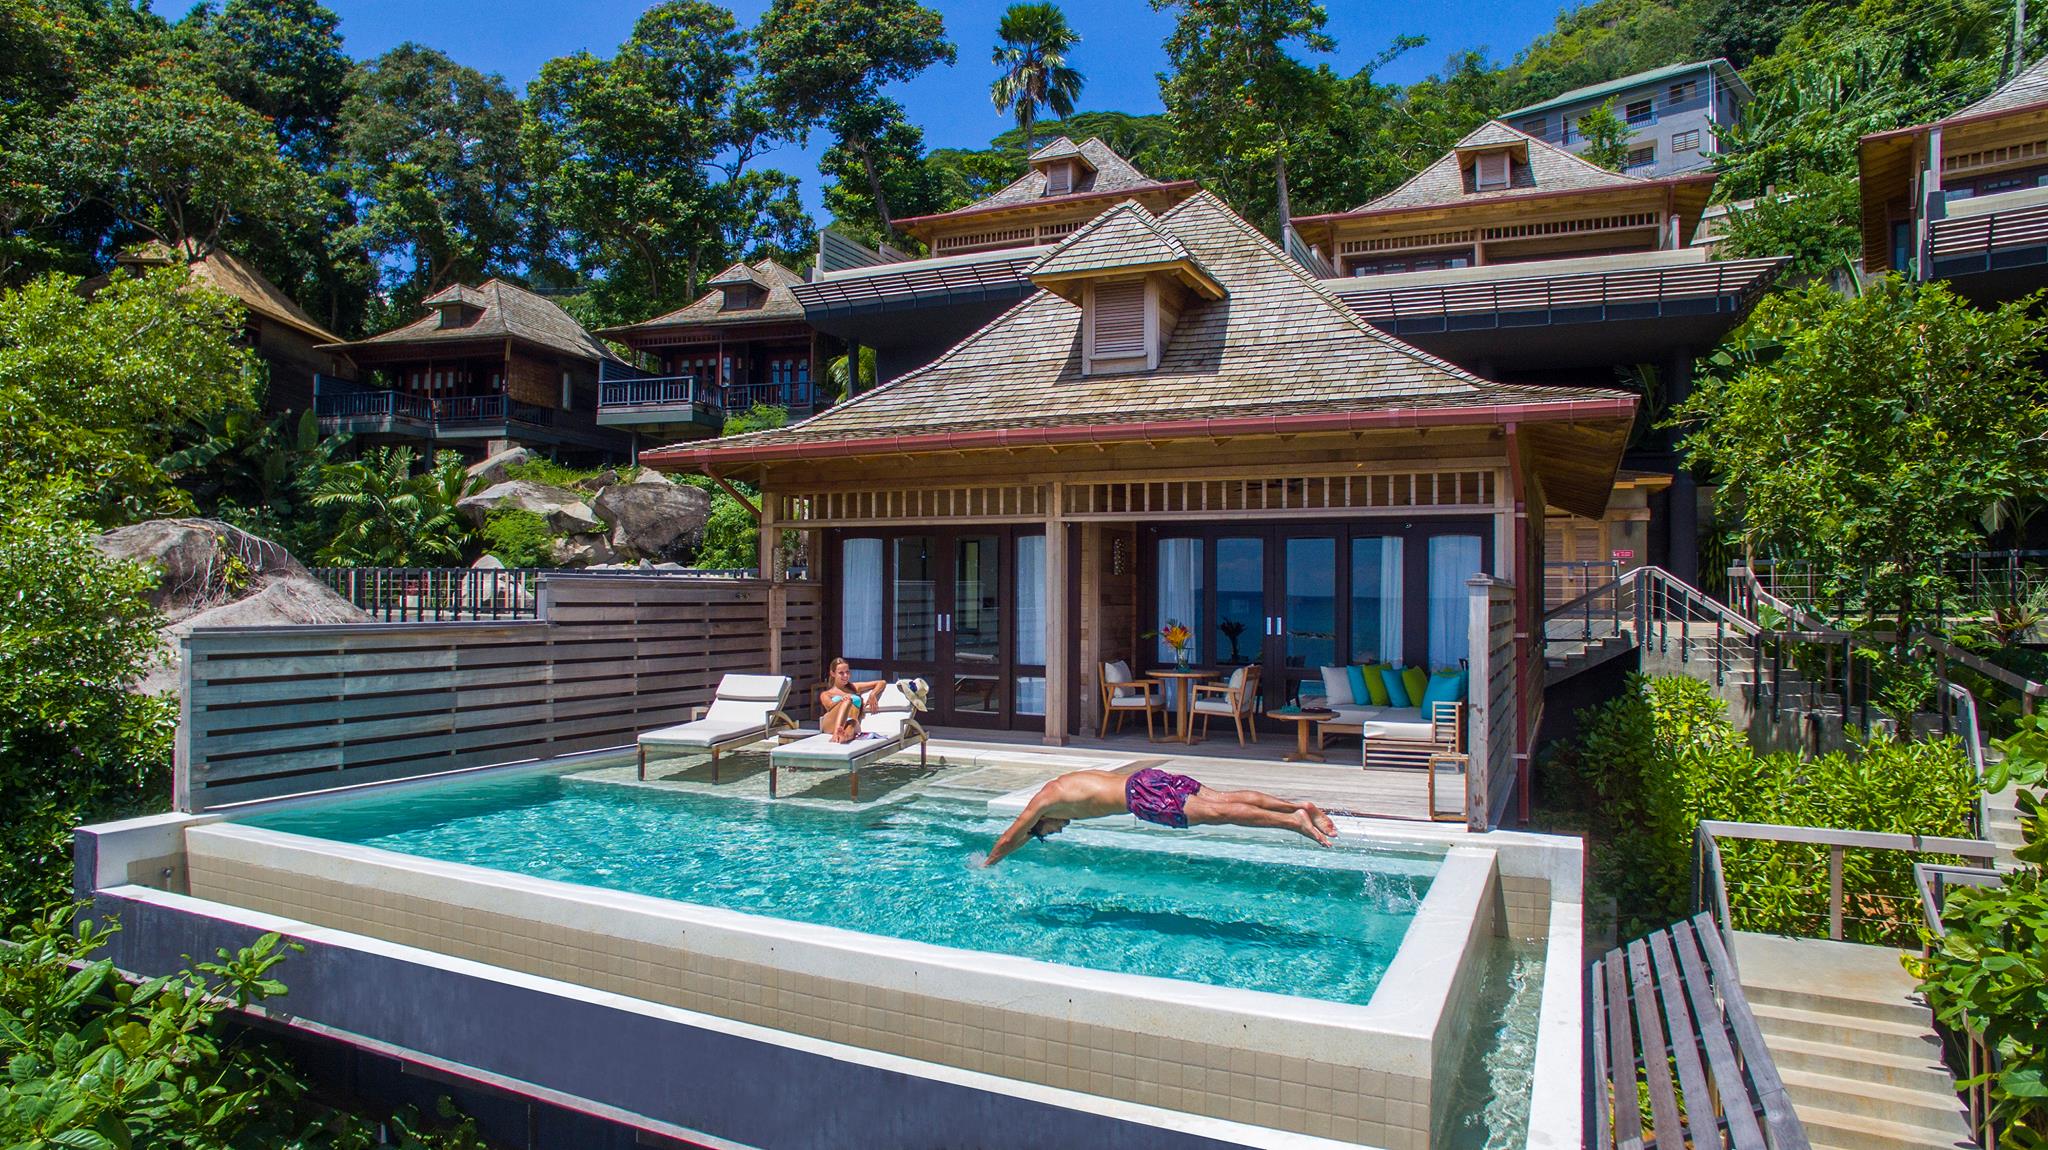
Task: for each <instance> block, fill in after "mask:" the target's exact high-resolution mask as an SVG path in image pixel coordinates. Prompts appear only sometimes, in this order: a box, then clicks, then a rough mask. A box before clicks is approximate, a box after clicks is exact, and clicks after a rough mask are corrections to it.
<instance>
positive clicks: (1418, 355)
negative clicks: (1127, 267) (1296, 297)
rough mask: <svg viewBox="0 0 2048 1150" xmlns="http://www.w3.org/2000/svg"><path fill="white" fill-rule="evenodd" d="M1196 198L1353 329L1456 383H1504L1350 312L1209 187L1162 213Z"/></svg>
mask: <svg viewBox="0 0 2048 1150" xmlns="http://www.w3.org/2000/svg"><path fill="white" fill-rule="evenodd" d="M1197 201H1207V202H1210V203H1213V204H1214V205H1215V206H1217V207H1220V208H1222V209H1223V211H1222V212H1221V213H1219V214H1221V215H1222V216H1223V218H1224V219H1225V220H1227V221H1229V223H1230V224H1231V226H1233V227H1235V228H1237V229H1238V230H1239V231H1241V232H1243V233H1244V234H1245V235H1248V236H1250V237H1252V239H1254V240H1256V241H1257V242H1258V244H1259V246H1260V247H1262V248H1263V249H1264V250H1265V251H1266V253H1267V254H1268V255H1270V256H1272V257H1273V258H1274V260H1276V261H1277V262H1278V263H1279V264H1280V265H1281V266H1282V267H1284V268H1285V269H1286V270H1287V273H1288V274H1289V275H1292V276H1293V277H1294V278H1295V279H1297V280H1299V281H1301V283H1303V284H1304V285H1306V286H1307V287H1308V288H1309V290H1311V291H1313V292H1315V293H1316V295H1317V296H1318V297H1320V298H1321V299H1322V302H1323V304H1324V306H1326V307H1329V308H1332V309H1334V310H1335V311H1336V312H1337V313H1338V314H1339V315H1340V316H1341V317H1342V318H1343V320H1344V322H1346V323H1348V324H1350V325H1351V326H1352V327H1354V328H1357V329H1358V330H1359V331H1361V332H1363V333H1365V334H1366V335H1369V336H1371V337H1372V338H1373V339H1375V340H1378V341H1379V342H1380V343H1382V344H1384V345H1386V346H1387V347H1388V348H1389V349H1390V350H1392V351H1396V352H1399V353H1401V354H1403V355H1406V356H1408V357H1409V358H1411V359H1413V360H1415V361H1417V362H1419V363H1422V364H1424V365H1426V366H1429V367H1433V368H1436V369H1438V370H1440V371H1443V372H1445V373H1446V374H1448V375H1450V376H1452V377H1453V378H1456V379H1458V380H1459V381H1460V382H1463V383H1465V384H1467V385H1468V386H1469V385H1472V384H1487V385H1490V386H1496V387H1499V386H1506V385H1504V384H1501V383H1500V382H1499V381H1498V380H1491V379H1487V378H1486V377H1484V376H1481V375H1476V374H1474V373H1472V372H1469V371H1466V370H1465V369H1464V368H1462V367H1459V366H1458V365H1457V364H1454V363H1452V362H1450V361H1449V360H1446V359H1439V358H1438V357H1436V356H1434V355H1431V354H1429V353H1428V352H1426V351H1424V350H1422V349H1421V348H1419V347H1416V346H1415V345H1414V344H1411V343H1407V342H1404V341H1402V340H1398V339H1395V338H1394V337H1393V336H1390V335H1388V334H1387V333H1386V332H1383V331H1381V330H1380V329H1378V328H1376V327H1374V326H1372V325H1371V324H1369V323H1367V322H1365V318H1364V317H1363V316H1361V315H1359V314H1358V313H1357V312H1356V311H1353V310H1352V308H1351V305H1350V304H1347V303H1345V302H1344V301H1343V300H1341V299H1339V298H1337V293H1336V292H1333V291H1331V290H1330V289H1329V288H1327V287H1325V286H1323V281H1321V280H1319V279H1317V278H1316V277H1314V276H1312V275H1310V274H1309V272H1308V269H1307V268H1305V267H1302V266H1301V264H1300V263H1299V262H1297V261H1296V260H1295V259H1294V258H1293V257H1292V256H1289V255H1288V254H1287V253H1286V252H1285V251H1284V250H1282V249H1281V247H1280V245H1278V244H1276V243H1274V242H1273V241H1272V240H1271V239H1270V238H1268V237H1267V235H1266V233H1264V232H1262V231H1260V230H1259V229H1257V228H1255V227H1253V226H1252V225H1251V221H1250V220H1247V219H1245V218H1244V217H1243V216H1240V215H1238V214H1237V213H1236V212H1234V211H1231V210H1230V206H1229V205H1228V204H1225V203H1224V202H1223V201H1222V200H1221V199H1219V198H1217V196H1216V194H1215V193H1213V192H1211V191H1209V189H1207V188H1203V189H1202V190H1201V191H1198V192H1196V193H1195V194H1194V195H1192V196H1190V197H1188V198H1187V199H1186V200H1183V201H1181V202H1180V203H1179V204H1176V205H1174V207H1173V209H1172V210H1171V211H1168V212H1167V213H1166V218H1167V219H1171V218H1172V217H1173V216H1175V215H1178V214H1179V213H1180V211H1181V209H1183V208H1185V207H1187V206H1188V205H1189V204H1192V203H1195V202H1197Z"/></svg>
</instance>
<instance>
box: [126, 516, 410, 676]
mask: <svg viewBox="0 0 2048 1150" xmlns="http://www.w3.org/2000/svg"><path fill="white" fill-rule="evenodd" d="M94 545H95V546H96V547H98V548H99V550H100V551H101V552H102V553H103V554H106V555H109V556H112V557H114V558H117V559H126V560H130V561H133V562H138V563H143V564H146V565H149V566H153V567H155V568H156V569H157V570H158V571H160V572H161V573H162V577H161V579H160V580H159V581H158V583H157V589H156V591H155V592H154V593H153V594H152V595H151V596H150V601H151V603H152V604H154V605H155V607H156V608H157V610H159V611H161V612H163V615H164V625H163V626H161V627H159V628H158V629H157V633H158V635H159V637H160V640H161V642H162V644H163V647H164V658H163V659H162V660H160V661H159V664H158V666H157V668H156V669H155V670H153V671H152V672H151V673H150V674H149V675H148V676H147V677H146V678H144V679H143V681H142V682H141V683H139V684H137V685H136V690H138V691H141V692H143V693H145V694H156V693H158V692H162V691H175V690H177V689H178V669H177V668H178V662H177V655H178V640H179V639H180V638H182V637H183V636H185V635H188V634H190V633H191V632H192V631H193V630H195V629H196V628H200V627H270V626H276V625H279V624H284V623H363V622H368V621H369V619H370V616H369V615H368V614H366V613H364V612H363V611H362V610H360V609H359V608H357V607H356V606H355V604H353V603H350V602H349V601H348V600H346V599H344V598H342V597H341V596H340V595H337V594H335V593H334V591H333V590H331V589H330V588H329V587H328V586H327V584H325V583H322V582H321V581H320V580H318V579H315V578H314V577H313V575H312V573H311V572H309V571H307V570H306V568H305V566H304V565H302V564H301V563H300V562H299V561H298V560H296V559H294V558H292V557H291V554H290V553H289V552H287V551H286V550H285V549H284V548H283V547H281V546H279V545H278V544H276V543H273V542H271V541H270V540H268V539H264V538H261V537H260V536H256V535H251V534H249V533H248V532H246V531H243V530H241V529H240V528H237V527H231V526H229V525H228V524H226V523H222V522H220V521H219V520H216V519H153V520H150V521H149V522H146V523H137V524H135V525H134V526H131V527H121V528H117V529H115V530H113V531H109V532H107V533H106V534H104V535H101V536H100V537H99V538H98V539H96V540H95V541H94Z"/></svg>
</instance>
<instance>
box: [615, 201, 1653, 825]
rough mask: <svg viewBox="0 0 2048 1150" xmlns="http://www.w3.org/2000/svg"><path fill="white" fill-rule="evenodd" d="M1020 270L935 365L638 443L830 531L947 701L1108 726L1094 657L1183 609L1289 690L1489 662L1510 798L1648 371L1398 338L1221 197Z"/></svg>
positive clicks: (1107, 225)
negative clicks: (1590, 535)
mask: <svg viewBox="0 0 2048 1150" xmlns="http://www.w3.org/2000/svg"><path fill="white" fill-rule="evenodd" d="M1029 275H1030V278H1031V281H1032V283H1033V284H1034V285H1035V286H1036V287H1037V288H1040V289H1042V290H1038V291H1035V292H1034V293H1033V294H1032V295H1031V296H1030V297H1029V298H1027V299H1026V300H1025V301H1024V302H1023V303H1021V304H1019V305H1017V306H1016V307H1014V308H1012V309H1011V310H1010V311H1008V312H1006V313H1005V314H1004V315H1003V316H1002V317H1001V318H1000V319H998V320H997V321H995V322H994V323H991V324H990V325H988V326H987V327H986V328H984V329H983V330H981V331H979V332H977V333H975V334H974V335H973V336H972V337H970V338H968V339H966V340H963V341H962V342H961V343H959V344H958V345H957V346H955V347H954V348H952V349H951V350H950V351H948V352H947V353H946V354H944V355H943V356H941V357H940V358H939V359H938V360H937V361H935V362H934V363H932V364H930V365H929V366H927V367H924V368H921V369H919V370H917V371H913V372H911V373H909V374H907V375H905V376H903V377H901V378H900V379H897V380H895V381H892V382H890V383H888V384H885V385H883V386H882V387H880V388H878V389H876V390H874V391H872V392H869V393H867V394H865V395H862V396H859V397H857V398H856V399H854V400H851V401H849V402H846V403H843V404H841V405H839V406H836V407H834V408H832V409H831V410H829V411H827V412H824V413H822V414H820V415H818V416H816V417H814V418H812V419H810V420H808V421H806V422H804V423H802V424H798V425H793V426H790V427H787V428H781V429H777V430H773V431H766V432H757V433H753V434H748V435H740V436H731V437H726V438H723V439H717V440H710V441H704V442H699V443H683V444H677V445H674V446H672V447H668V448H663V449H661V450H658V451H652V452H648V453H644V454H643V456H642V460H643V462H645V463H647V464H648V465H650V466H653V467H656V468H660V469H663V470H678V471H680V470H690V471H699V472H704V473H708V474H711V475H713V476H715V477H717V478H719V479H721V480H727V481H730V480H735V479H737V480H744V481H747V482H750V483H754V484H757V485H758V486H759V489H760V490H761V492H762V495H761V501H760V507H759V512H760V522H761V531H762V537H763V540H764V542H767V541H772V540H775V539H777V538H779V536H780V533H781V532H783V531H785V530H796V531H804V532H809V533H811V548H810V555H811V556H812V560H813V566H812V572H811V578H813V579H817V580H821V581H822V582H823V585H824V590H825V602H826V606H825V610H826V623H825V635H826V642H825V646H826V648H827V649H828V651H827V653H828V655H830V654H844V655H846V656H847V657H848V658H849V659H850V660H852V661H853V663H854V664H855V665H856V667H858V668H860V669H861V671H862V672H877V673H888V674H895V675H920V676H923V677H925V678H927V679H928V680H930V681H931V683H932V687H933V690H932V705H933V712H934V713H933V715H932V719H933V721H935V722H936V723H939V724H943V725H948V726H961V727H974V726H989V727H1010V728H1023V729H1033V730H1042V731H1043V736H1044V738H1045V740H1046V741H1047V742H1049V743H1060V742H1064V741H1066V740H1067V739H1068V738H1069V737H1071V736H1074V735H1078V734H1088V733H1093V732H1094V728H1095V725H1096V717H1095V708H1094V707H1093V706H1091V705H1090V701H1091V700H1093V699H1094V697H1095V695H1096V693H1097V690H1098V684H1097V677H1098V675H1099V673H1100V667H1101V666H1102V664H1104V663H1106V662H1111V661H1116V660H1123V661H1127V662H1128V663H1129V664H1130V665H1131V666H1132V667H1134V668H1138V669H1140V670H1141V672H1142V670H1143V669H1144V668H1148V667H1159V666H1162V665H1164V664H1168V663H1171V662H1172V659H1171V655H1170V653H1169V652H1168V651H1167V650H1166V648H1165V647H1164V646H1163V645H1162V644H1161V643H1160V642H1159V641H1158V640H1156V639H1154V638H1150V637H1148V636H1149V635H1150V633H1153V632H1156V631H1157V630H1158V629H1159V628H1160V627H1161V626H1162V625H1163V624H1164V623H1166V622H1167V621H1169V620H1173V621H1181V622H1185V623H1188V624H1189V625H1190V626H1191V627H1192V629H1193V630H1194V631H1195V635H1196V638H1195V650H1194V652H1193V654H1194V658H1195V659H1196V660H1197V661H1198V662H1200V663H1202V664H1203V665H1206V666H1209V667H1216V668H1219V669H1221V670H1223V671H1226V672H1227V671H1228V670H1229V669H1230V668H1231V667H1232V666H1235V665H1249V664H1252V663H1258V664H1260V665H1261V666H1262V667H1263V668H1264V674H1263V675H1262V677H1261V691H1262V693H1263V695H1264V700H1263V702H1264V705H1265V706H1267V707H1268V708H1271V707H1277V706H1279V705H1281V704H1283V703H1285V702H1287V701H1288V700H1290V699H1293V698H1295V697H1296V694H1297V692H1298V691H1299V690H1300V688H1301V685H1302V684H1303V683H1304V682H1306V681H1308V680H1311V679H1314V678H1316V677H1317V675H1318V671H1317V668H1318V667H1320V666H1323V665H1337V664H1344V663H1351V662H1371V661H1374V660H1385V661H1391V662H1396V663H1408V664H1412V665H1418V666H1437V667H1441V666H1455V665H1457V664H1459V663H1461V662H1462V663H1468V664H1470V670H1471V679H1472V682H1473V687H1472V692H1473V693H1472V696H1471V700H1472V702H1471V705H1472V709H1473V718H1472V726H1471V728H1470V729H1471V730H1472V732H1473V738H1474V740H1475V744H1474V748H1473V754H1474V756H1475V758H1474V762H1475V766H1474V771H1475V772H1478V774H1480V775H1484V776H1485V777H1486V780H1487V782H1488V784H1489V785H1486V786H1481V787H1479V788H1478V790H1477V793H1478V794H1480V795H1481V796H1482V797H1481V799H1479V800H1475V801H1478V802H1480V803H1482V805H1483V804H1485V803H1502V802H1505V801H1506V796H1507V794H1508V792H1509V790H1510V789H1511V787H1512V778H1513V775H1514V774H1515V773H1516V771H1517V770H1518V769H1521V768H1525V767H1526V754H1527V752H1528V750H1529V744H1530V741H1531V737H1532V734H1533V731H1534V730H1535V723H1536V720H1537V718H1538V712H1539V711H1540V700H1541V694H1542V692H1541V683H1540V681H1539V679H1538V678H1537V677H1539V676H1540V675H1541V667H1542V660H1541V659H1540V658H1539V657H1537V654H1536V652H1535V650H1534V648H1533V645H1532V637H1533V636H1534V634H1535V632H1536V628H1537V627H1538V626H1539V623H1540V618H1541V612H1542V603H1541V591H1540V588H1541V585H1542V570H1543V548H1544V537H1543V532H1542V529H1541V508H1543V507H1544V506H1546V505H1556V506H1562V507H1565V508H1568V509H1570V510H1572V511H1574V512H1577V513H1579V514H1581V515H1586V516H1591V517H1594V518H1597V517H1599V516H1600V514H1601V513H1602V512H1603V511H1604V510H1605V507H1606V504H1607V500H1608V497H1609V494H1610V492H1611V491H1612V489H1613V486H1614V478H1615V469H1616V467H1617V465H1618V463H1619V461H1620V458H1621V452H1622V447H1623V444H1624V442H1625V440H1626V438H1627V435H1628V430H1629V427H1630V424H1631V422H1632V420H1633V417H1634V414H1635V408H1636V401H1635V399H1634V397H1632V396H1630V395H1628V394H1626V393H1624V392H1619V391H1615V390H1612V389H1608V388H1593V387H1587V388H1560V387H1528V386H1520V385H1512V384H1498V383H1493V382H1490V381H1487V380H1484V379H1481V378H1478V377H1477V376H1474V375H1472V374H1470V373H1468V372H1465V371H1462V370H1460V369H1458V368H1456V367H1454V366H1452V365H1450V364H1447V363H1444V362H1443V361H1441V360H1438V359H1435V358H1434V357H1431V356H1428V355H1426V354H1423V353H1421V352H1418V351H1416V350H1415V349H1413V348H1410V347H1408V346H1406V345H1404V344H1401V343H1400V342H1398V341H1396V340H1394V339H1391V338H1389V337H1387V336H1385V335H1384V334H1382V333H1380V332H1377V331H1375V330H1374V329H1373V328H1371V327H1370V326H1368V325H1366V324H1365V323H1363V322H1362V321H1360V320H1359V319H1358V317H1357V316H1356V315H1355V314H1354V313H1352V312H1351V311H1350V310H1349V309H1348V308H1346V307H1345V306H1344V305H1343V304H1342V303H1341V302H1340V301H1338V300H1337V299H1336V298H1335V297H1334V296H1332V295H1330V294H1329V293H1328V292H1327V291H1326V290H1325V289H1324V288H1322V287H1321V286H1320V285H1318V284H1317V283H1316V282H1315V281H1314V280H1313V279H1312V278H1311V277H1310V276H1308V275H1307V274H1306V273H1305V272H1304V271H1303V270H1302V269H1301V268H1300V267H1299V266H1298V265H1297V264H1295V263H1294V262H1293V261H1292V260H1290V259H1289V258H1288V257H1286V256H1285V255H1284V254H1283V253H1282V252H1281V251H1280V250H1279V249H1278V248H1277V247H1275V246H1274V245H1273V244H1272V243H1271V242H1269V241H1268V240H1266V239H1265V238H1263V237H1262V236H1260V235H1259V234H1258V233H1257V232H1256V231H1255V230H1254V229H1252V228H1251V227H1250V226H1249V225H1248V224H1246V223H1245V222H1244V221H1243V220H1241V219H1240V218H1238V217H1237V216H1236V215H1235V214H1233V213H1232V212H1231V211H1230V210H1229V209H1228V208H1227V207H1225V206H1224V205H1223V204H1222V203H1221V202H1220V201H1219V200H1217V199H1216V198H1214V197H1213V196H1210V195H1208V194H1206V193H1203V194H1198V195H1196V196H1195V197H1193V198H1192V199H1190V200H1187V201H1185V202H1183V203H1181V204H1180V205H1179V206H1177V207H1175V208H1173V209H1171V210H1169V211H1167V212H1165V213H1164V214H1162V215H1154V214H1153V213H1152V212H1150V211H1149V210H1147V209H1146V208H1144V207H1143V206H1142V205H1140V204H1138V203H1136V202H1125V203H1122V204H1120V205H1118V206H1116V207H1115V208H1113V209H1111V210H1110V211H1108V212H1106V213H1104V214H1103V215H1102V216H1100V217H1098V218H1097V219H1096V220H1095V221H1094V222H1093V223H1091V224H1089V225H1088V226H1087V227H1085V228H1082V229H1080V230H1078V231H1076V232H1074V233H1072V234H1071V235H1070V236H1069V237H1068V238H1067V239H1066V240H1065V241H1063V242H1062V243H1061V244H1060V245H1058V246H1057V247H1055V248H1053V249H1052V250H1050V251H1049V252H1047V253H1046V254H1044V255H1043V256H1041V257H1039V258H1038V259H1036V260H1035V261H1034V262H1033V263H1032V265H1031V267H1030V270H1029ZM777 552H778V549H777V548H775V547H773V546H764V547H763V549H762V554H763V555H765V556H771V557H772V556H774V555H775V554H777ZM763 574H764V575H765V576H768V577H771V578H779V577H780V574H781V573H780V572H778V571H775V570H774V569H773V561H772V558H771V560H770V561H769V562H768V564H767V565H766V566H765V567H764V571H763ZM1479 763H1485V764H1486V767H1485V769H1484V770H1482V769H1481V767H1480V766H1478V765H1477V764H1479ZM1488 796H1490V797H1488Z"/></svg>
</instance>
